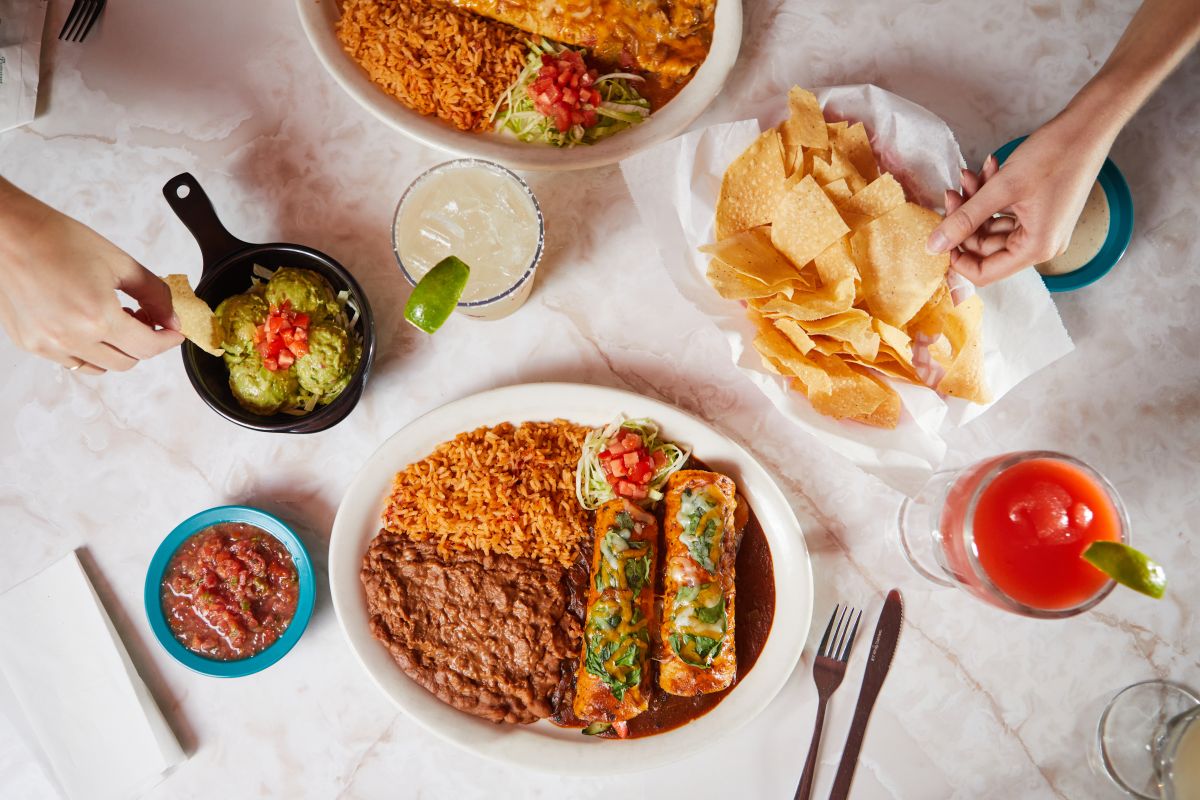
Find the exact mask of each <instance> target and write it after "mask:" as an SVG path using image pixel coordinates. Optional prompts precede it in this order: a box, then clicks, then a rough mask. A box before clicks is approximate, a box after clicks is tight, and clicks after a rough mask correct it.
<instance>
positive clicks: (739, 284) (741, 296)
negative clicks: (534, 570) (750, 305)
mask: <svg viewBox="0 0 1200 800" xmlns="http://www.w3.org/2000/svg"><path fill="white" fill-rule="evenodd" d="M705 277H706V278H707V279H708V282H709V283H710V284H711V285H712V287H713V288H714V289H716V290H717V294H719V295H721V297H723V298H725V299H726V300H750V299H752V298H756V297H772V296H774V295H777V294H778V295H783V296H785V297H787V298H789V299H790V298H791V296H792V293H793V292H794V291H795V287H794V286H793V285H792V284H790V283H784V284H782V285H779V286H768V285H766V284H765V283H763V282H762V281H758V280H755V279H753V278H747V277H746V276H745V275H743V274H742V273H741V272H738V271H737V270H736V269H734V268H733V267H731V266H729V265H728V264H726V263H725V262H724V261H722V260H721V259H719V258H714V259H713V260H712V261H710V262H709V263H708V271H707V273H705Z"/></svg>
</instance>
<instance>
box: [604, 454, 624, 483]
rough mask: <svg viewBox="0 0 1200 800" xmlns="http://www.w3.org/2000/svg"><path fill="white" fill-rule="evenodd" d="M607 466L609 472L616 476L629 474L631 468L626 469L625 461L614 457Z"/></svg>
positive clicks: (622, 476) (621, 476) (620, 476)
mask: <svg viewBox="0 0 1200 800" xmlns="http://www.w3.org/2000/svg"><path fill="white" fill-rule="evenodd" d="M606 466H607V469H608V474H610V475H612V476H614V477H617V478H624V477H625V476H626V475H628V474H629V470H627V469H625V462H624V461H622V460H621V459H620V458H614V459H613V460H612V461H609V462H608V464H607V465H606Z"/></svg>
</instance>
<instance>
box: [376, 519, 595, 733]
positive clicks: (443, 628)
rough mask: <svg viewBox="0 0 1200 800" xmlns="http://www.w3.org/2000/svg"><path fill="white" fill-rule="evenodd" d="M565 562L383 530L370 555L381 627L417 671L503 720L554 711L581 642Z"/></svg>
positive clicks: (399, 656) (474, 709) (440, 690)
mask: <svg viewBox="0 0 1200 800" xmlns="http://www.w3.org/2000/svg"><path fill="white" fill-rule="evenodd" d="M563 572H564V570H563V568H562V567H559V566H557V565H548V564H540V563H538V562H536V561H534V560H532V559H528V558H514V557H512V556H508V555H503V554H486V553H481V552H475V551H467V552H459V553H452V554H447V555H445V556H443V555H440V554H439V553H438V552H437V547H436V545H435V544H433V543H430V542H414V541H412V540H411V539H410V538H408V537H407V536H405V535H403V534H399V533H394V532H391V531H387V530H384V531H380V533H379V535H378V536H376V537H375V539H374V540H373V541H372V542H371V546H370V548H369V549H368V550H367V554H366V556H365V557H364V558H363V569H362V574H361V578H362V582H363V586H364V587H365V589H366V593H367V607H368V611H369V613H370V620H371V633H372V634H373V635H374V636H375V638H376V639H378V640H380V641H381V642H382V643H383V644H384V645H385V646H386V647H387V648H388V650H389V651H390V652H391V654H392V657H393V658H394V659H395V660H396V663H397V664H399V665H400V668H401V669H403V670H404V672H405V674H407V675H408V676H409V677H410V678H412V679H413V680H414V681H416V682H417V683H419V684H420V685H421V686H423V687H425V689H427V690H428V691H430V692H432V693H433V694H434V695H435V696H436V697H437V698H438V699H439V700H441V701H442V702H444V703H448V704H449V705H451V706H454V707H455V708H457V709H459V710H460V711H465V712H467V713H469V714H474V715H475V716H478V717H483V718H484V719H489V720H492V721H494V722H510V723H528V722H534V721H536V720H539V719H543V718H545V717H549V716H551V714H553V713H554V708H553V706H552V700H551V697H552V695H553V694H554V692H555V688H556V685H557V683H558V681H559V676H560V674H561V673H562V666H563V664H564V662H566V663H567V664H573V663H574V661H575V659H576V656H577V654H578V652H579V637H580V631H579V622H578V620H577V619H576V618H575V617H574V616H572V615H571V614H570V613H568V609H567V606H568V602H569V594H568V588H567V586H566V582H565V581H564V580H563V577H564V575H563Z"/></svg>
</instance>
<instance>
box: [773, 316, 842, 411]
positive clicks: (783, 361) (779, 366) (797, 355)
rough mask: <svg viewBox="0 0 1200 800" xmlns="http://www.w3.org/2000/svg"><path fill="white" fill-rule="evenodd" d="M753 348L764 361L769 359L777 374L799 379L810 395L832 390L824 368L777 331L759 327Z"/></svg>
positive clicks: (831, 384)
mask: <svg viewBox="0 0 1200 800" xmlns="http://www.w3.org/2000/svg"><path fill="white" fill-rule="evenodd" d="M754 349H755V350H757V351H758V353H759V355H761V356H762V357H763V361H764V362H767V361H770V362H771V366H773V367H774V368H775V370H776V371H777V372H779V374H781V375H792V376H794V377H796V378H799V379H801V380H802V381H803V383H804V385H805V387H807V388H808V391H809V392H810V393H811V394H810V395H809V396H810V397H812V396H813V395H821V394H828V393H829V392H830V391H832V389H833V383H832V381H830V379H829V375H828V374H826V372H825V370H824V369H822V368H821V367H819V366H817V365H816V364H814V363H813V362H812V361H811V360H810V359H809V358H808V357H807V356H805V355H804V354H802V353H801V352H800V351H799V350H797V349H796V348H795V347H794V346H793V345H792V343H791V342H790V341H788V339H787V337H786V336H784V335H783V334H782V333H780V332H779V331H777V330H775V329H773V328H760V329H759V334H758V336H757V337H755V339H754Z"/></svg>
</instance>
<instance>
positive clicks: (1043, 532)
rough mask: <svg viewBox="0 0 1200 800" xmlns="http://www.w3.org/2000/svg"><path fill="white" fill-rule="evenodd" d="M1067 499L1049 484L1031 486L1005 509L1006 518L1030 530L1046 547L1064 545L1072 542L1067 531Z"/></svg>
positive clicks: (1068, 504) (1067, 496) (1070, 530)
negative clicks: (1047, 545) (1022, 495)
mask: <svg viewBox="0 0 1200 800" xmlns="http://www.w3.org/2000/svg"><path fill="white" fill-rule="evenodd" d="M1070 508H1071V495H1070V494H1069V493H1068V492H1067V490H1066V489H1064V488H1062V487H1061V486H1059V485H1058V484H1055V483H1050V482H1049V481H1037V482H1035V483H1033V484H1032V485H1031V486H1030V487H1029V489H1028V491H1027V492H1026V494H1025V496H1024V497H1022V498H1021V499H1019V500H1017V501H1015V502H1014V503H1013V504H1012V505H1011V506H1009V509H1008V518H1009V519H1010V520H1011V521H1012V522H1013V523H1015V524H1017V525H1021V526H1022V527H1024V528H1027V529H1030V532H1031V533H1033V535H1034V536H1036V537H1037V538H1038V539H1040V540H1041V541H1043V542H1045V543H1046V544H1066V543H1067V542H1070V541H1071V540H1072V539H1074V538H1075V532H1074V531H1073V530H1072V529H1071V515H1070Z"/></svg>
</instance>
